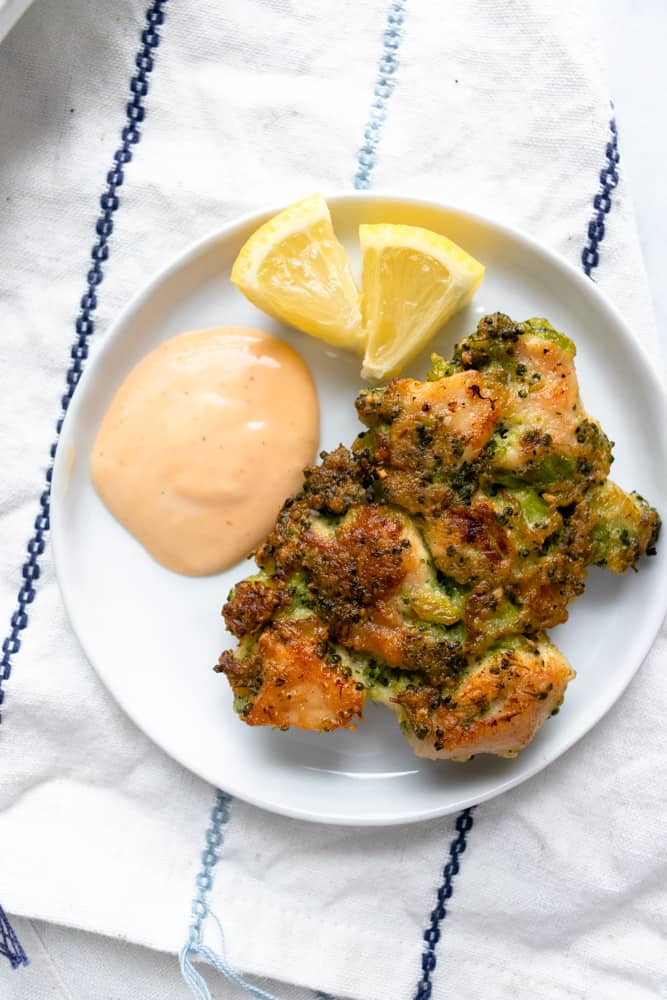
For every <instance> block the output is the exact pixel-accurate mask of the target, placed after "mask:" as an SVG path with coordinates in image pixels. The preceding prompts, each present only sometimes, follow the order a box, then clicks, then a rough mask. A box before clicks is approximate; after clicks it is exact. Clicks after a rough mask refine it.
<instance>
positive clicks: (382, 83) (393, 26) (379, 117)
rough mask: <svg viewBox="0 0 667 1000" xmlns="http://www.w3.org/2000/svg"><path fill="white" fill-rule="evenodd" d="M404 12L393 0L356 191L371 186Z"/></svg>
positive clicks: (402, 1)
mask: <svg viewBox="0 0 667 1000" xmlns="http://www.w3.org/2000/svg"><path fill="white" fill-rule="evenodd" d="M404 11H405V0H396V2H395V3H392V4H391V5H390V7H389V10H388V11H387V21H386V25H385V32H384V39H383V47H382V55H381V56H380V59H379V62H378V67H377V70H378V75H377V79H376V81H375V88H374V90H373V95H374V100H373V103H372V104H371V109H370V112H369V115H368V122H367V123H366V128H365V130H364V142H363V145H362V146H361V147H360V149H359V152H358V153H357V172H356V174H355V177H354V186H355V188H357V189H363V188H367V187H369V186H370V182H371V174H372V172H373V170H374V168H375V160H376V155H377V147H378V143H379V142H380V136H381V135H382V126H383V125H384V121H385V118H386V117H387V101H388V100H389V98H390V97H391V95H392V93H393V91H394V87H395V86H396V71H397V69H398V49H399V46H400V44H401V29H402V27H403V21H404V18H405V13H404Z"/></svg>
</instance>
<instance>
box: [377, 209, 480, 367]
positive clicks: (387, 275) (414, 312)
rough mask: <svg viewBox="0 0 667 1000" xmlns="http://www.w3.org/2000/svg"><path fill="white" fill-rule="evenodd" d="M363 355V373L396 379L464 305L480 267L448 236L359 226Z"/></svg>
mask: <svg viewBox="0 0 667 1000" xmlns="http://www.w3.org/2000/svg"><path fill="white" fill-rule="evenodd" d="M359 240H360V243H361V250H362V253H363V279H362V295H363V314H364V332H365V334H366V338H367V340H366V353H365V356H364V362H363V367H362V370H361V374H362V376H363V377H364V378H372V379H384V378H388V377H391V376H393V375H396V374H397V373H398V372H399V371H400V370H401V368H403V366H404V365H405V364H407V362H408V361H410V360H411V359H412V358H413V357H414V356H415V355H416V354H418V353H419V351H420V350H421V349H422V348H423V347H424V345H425V344H427V343H428V341H429V340H430V338H431V337H432V336H433V334H434V333H436V331H437V330H438V329H439V328H440V327H441V326H443V325H444V324H445V323H446V322H447V320H449V319H451V317H452V316H453V315H454V314H455V313H457V312H458V311H459V309H462V308H463V306H465V305H467V304H468V303H469V302H470V300H471V299H472V297H473V295H474V294H475V291H476V289H477V286H478V285H479V283H480V281H481V280H482V278H483V277H484V267H483V266H482V264H480V262H479V261H478V260H475V258H474V257H471V256H470V254H468V253H466V252H465V250H462V249H461V247H459V246H457V245H456V243H453V242H452V241H451V240H449V239H447V237H446V236H440V235H439V234H438V233H433V232H431V231H430V230H428V229H420V228H418V227H417V226H393V225H374V226H359Z"/></svg>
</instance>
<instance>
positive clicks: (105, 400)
mask: <svg viewBox="0 0 667 1000" xmlns="http://www.w3.org/2000/svg"><path fill="white" fill-rule="evenodd" d="M329 204H330V206H331V211H332V215H333V218H334V223H335V226H336V230H337V232H338V234H339V236H340V238H341V239H342V241H343V242H344V243H346V244H347V245H348V249H349V250H350V253H351V256H352V259H353V264H354V265H355V266H357V265H358V254H356V253H355V252H354V247H355V245H356V233H357V226H358V225H359V223H361V222H407V223H412V224H416V225H424V226H427V227H429V228H432V229H436V230H440V231H442V232H444V233H446V234H447V235H448V236H450V237H451V238H452V239H454V240H455V241H457V242H458V243H461V244H462V245H463V246H464V247H465V248H466V249H467V250H469V251H470V252H471V253H472V254H474V255H475V256H476V257H479V258H480V259H481V260H482V261H484V263H485V264H486V266H487V272H486V278H485V281H484V283H483V285H482V287H481V289H480V291H479V292H478V295H477V298H476V300H475V304H474V308H469V309H468V310H467V311H466V312H465V313H463V314H461V315H460V316H458V317H457V318H456V319H455V320H454V321H453V322H452V323H451V324H450V325H449V326H448V327H447V330H446V332H444V333H442V334H440V335H439V336H438V337H437V338H436V340H435V341H434V342H433V343H432V344H431V345H430V346H429V348H428V351H427V352H425V353H424V355H423V356H421V357H419V358H418V359H417V360H416V361H415V362H414V363H413V364H412V365H411V366H410V372H409V373H411V374H417V375H423V374H424V373H425V371H426V370H427V368H428V360H427V357H428V354H429V353H430V351H431V350H433V349H435V350H440V351H441V352H443V353H444V354H448V353H449V351H450V350H451V347H452V345H453V344H454V342H455V341H456V340H457V339H459V338H460V337H462V336H463V335H464V334H465V333H467V332H469V331H470V330H471V329H472V328H473V327H474V326H475V324H476V321H477V318H478V316H479V315H481V314H482V313H484V312H491V311H495V310H502V311H504V312H507V313H509V314H510V315H511V316H513V317H515V318H516V319H526V318H528V317H530V316H536V315H537V316H547V317H549V319H550V320H551V321H552V322H553V323H554V325H555V326H556V327H558V328H559V329H562V330H565V331H566V332H567V333H568V334H569V335H570V336H571V337H573V339H574V341H575V342H576V344H577V348H578V354H577V369H578V373H579V377H580V381H581V385H582V394H583V399H584V403H585V405H586V407H587V408H588V409H589V410H590V412H591V413H592V414H594V415H595V416H596V417H598V418H599V419H600V420H601V421H602V425H603V427H604V428H605V430H606V431H607V433H608V434H609V435H610V437H611V438H612V440H615V441H616V449H615V454H616V462H615V464H614V466H613V474H614V478H615V479H616V480H617V481H618V482H619V483H620V484H621V485H622V486H624V487H625V488H627V489H637V490H639V492H641V493H642V494H643V495H644V496H646V497H647V498H648V499H649V500H650V501H651V502H652V503H653V504H655V505H656V506H657V507H658V508H659V509H660V510H662V512H663V513H665V512H667V443H666V440H665V428H667V416H666V407H665V397H664V394H663V390H662V387H661V385H660V384H659V382H658V380H657V378H656V376H655V375H654V374H653V372H652V370H651V367H650V363H649V362H648V360H647V359H646V357H645V355H644V353H643V352H642V351H641V350H640V349H639V348H638V346H637V343H636V342H635V340H634V338H633V335H632V334H631V332H630V330H629V329H628V327H627V326H626V325H625V324H624V322H623V321H622V320H621V318H620V316H619V315H618V313H617V312H616V311H615V310H614V309H613V307H612V306H611V305H610V304H609V303H608V302H607V301H606V299H604V298H603V296H602V295H601V293H600V292H599V291H598V289H597V288H596V287H595V285H594V284H593V283H592V282H591V281H590V280H589V279H588V278H586V277H584V276H583V275H582V274H581V273H579V272H578V271H577V270H575V269H574V268H573V267H571V266H570V265H569V264H567V263H566V262H564V261H563V260H561V259H560V258H558V257H556V256H555V255H554V254H552V253H550V252H549V251H547V250H545V249H544V248H543V247H540V246H539V245H537V244H536V243H534V242H532V241H531V240H530V239H528V238H527V237H526V236H524V235H522V234H520V233H518V232H515V231H511V230H509V229H507V228H504V227H502V226H499V225H496V224H494V223H491V222H489V221H488V220H485V219H481V218H476V217H474V216H472V215H469V214H465V213H463V212H460V211H457V210H456V209H453V208H445V207H442V206H436V205H431V204H427V203H424V202H417V201H410V200H408V199H405V198H392V197H388V196H384V195H368V194H367V193H363V194H345V195H341V196H339V197H335V198H331V199H329ZM268 214H270V213H261V214H257V215H254V216H252V217H246V218H244V219H241V220H240V221H238V222H235V223H232V224H230V225H228V226H226V227H225V228H224V229H222V230H221V231H219V232H217V233H215V234H214V235H212V236H211V237H209V238H208V239H205V240H203V241H202V242H201V243H198V244H197V245H195V246H194V247H191V248H190V249H188V250H187V251H186V252H185V253H184V254H183V255H182V256H181V257H179V259H178V260H177V261H176V262H175V263H174V264H173V265H172V266H171V267H169V268H168V269H167V270H166V271H164V272H163V273H162V274H160V275H158V277H157V278H156V279H155V280H154V281H153V282H152V283H151V284H150V285H149V286H148V288H146V289H145V290H144V291H142V292H141V294H140V295H138V296H137V297H136V298H135V299H134V300H133V301H132V302H131V303H130V304H129V306H128V307H127V308H126V309H125V311H124V312H123V314H122V315H121V316H120V317H119V319H118V321H117V322H116V324H115V325H114V327H113V329H112V330H110V332H109V333H108V334H107V336H106V338H105V341H104V343H103V344H102V345H101V347H100V348H99V349H98V353H97V355H96V357H95V358H94V359H93V360H92V361H91V363H90V365H89V367H88V370H87V371H86V373H85V376H84V377H83V379H82V381H81V384H80V385H79V388H78V389H77V392H76V395H75V397H74V401H73V403H72V405H71V407H70V410H69V413H68V415H67V419H66V421H65V426H64V428H63V433H62V439H61V442H60V447H59V449H58V456H57V459H56V467H55V471H54V477H53V500H52V511H53V546H54V553H55V559H56V566H57V572H58V577H59V580H60V586H61V589H62V593H63V597H64V600H65V604H66V606H67V610H68V612H69V616H70V618H71V621H72V624H73V626H74V629H75V631H76V633H77V635H78V637H79V639H80V640H81V644H82V645H83V648H84V650H85V652H86V654H87V656H88V658H89V659H90V661H91V663H92V664H93V666H94V667H95V669H96V670H97V672H98V673H99V675H100V677H101V678H102V680H103V681H104V683H105V684H106V685H107V687H108V688H109V690H110V691H111V692H112V693H113V695H114V696H115V697H116V698H117V699H118V701H119V703H120V704H121V705H122V707H123V708H124V709H125V711H126V712H127V713H128V715H130V716H131V718H132V719H133V720H134V721H135V722H136V724H137V725H138V726H140V727H141V729H143V730H144V731H145V732H146V733H147V734H148V735H149V736H150V737H151V738H152V739H153V740H155V742H156V743H158V744H159V745H160V746H161V747H163V749H164V750H166V751H167V753H169V754H171V755H172V756H173V757H175V758H176V760H179V761H180V762H181V763H182V764H184V765H185V766H186V767H188V768H190V769H191V770H192V771H194V772H196V773H197V774H199V775H201V776H202V777H203V778H206V779H207V780H209V781H210V782H212V783H213V784H215V785H218V786H219V787H221V788H224V789H225V790H226V791H228V792H230V793H232V794H233V795H238V796H239V797H240V798H243V799H246V800H247V801H248V802H252V803H254V804H255V805H258V806H262V807H263V808H265V809H270V810H273V811H275V812H278V813H284V814H286V815H289V816H296V817H300V818H301V819H307V820H314V821H321V822H327V823H345V824H370V825H372V824H376V825H383V824H391V823H405V822H412V821H416V820H422V819H427V818H429V817H433V816H440V815H444V814H447V813H450V812H453V811H455V810H457V809H460V808H461V807H463V806H467V805H472V804H474V803H477V802H481V801H483V800H484V799H488V798H490V797H491V796H494V795H498V794H499V793H500V792H502V791H504V790H506V789H508V788H511V787H512V786H513V785H517V784H518V783H519V782H521V781H525V780H526V778H528V777H530V776H531V775H534V774H536V773H537V772H538V771H540V770H542V768H544V767H546V765H547V764H549V763H550V762H551V761H553V760H555V759H556V758H557V757H558V756H559V755H560V754H562V753H563V752H564V751H565V750H567V748H568V747H570V746H571V745H572V744H573V743H574V742H575V740H577V739H578V738H579V737H580V736H582V735H583V734H584V733H585V732H586V731H587V730H588V729H590V727H591V726H592V725H594V723H595V722H597V720H598V719H600V718H601V717H602V716H603V715H604V713H605V712H606V711H607V710H608V709H609V708H610V706H611V705H612V704H613V703H614V701H615V700H616V699H617V698H618V696H619V695H620V694H621V692H622V691H623V689H624V688H625V686H626V684H627V683H628V681H629V680H630V678H631V677H632V675H633V674H634V672H635V671H636V670H637V668H638V666H639V665H640V663H641V661H642V659H643V657H644V656H645V654H646V652H647V651H648V649H649V646H650V644H651V642H652V640H653V638H654V636H655V635H656V632H657V631H658V628H659V626H660V623H661V621H662V619H663V616H664V613H665V609H666V607H667V574H666V573H665V571H664V554H663V553H661V554H660V555H659V556H658V557H657V558H655V559H646V560H643V561H642V565H641V568H640V572H639V574H634V573H629V574H627V576H625V577H617V576H613V575H612V574H611V573H604V572H602V571H599V570H592V571H591V572H590V575H589V581H588V587H587V590H586V593H585V595H584V596H583V597H582V598H580V599H579V600H578V601H577V602H576V603H575V604H574V606H573V607H572V608H571V615H570V620H569V622H568V623H567V625H565V626H561V627H559V628H558V629H554V630H552V633H551V634H552V636H553V638H554V640H555V642H556V643H557V644H558V645H559V646H560V647H561V649H562V650H563V651H564V653H565V654H566V655H567V656H568V657H569V658H570V661H571V662H572V664H573V666H574V667H575V668H576V670H577V672H578V676H577V679H576V681H574V682H573V683H572V684H571V685H570V688H569V689H568V692H567V697H566V699H565V704H564V706H563V708H562V709H561V712H560V714H559V715H558V716H557V717H556V718H554V719H550V720H549V721H548V722H547V723H546V724H545V726H544V727H543V728H542V730H541V731H540V732H539V733H538V735H537V737H536V738H535V740H534V742H533V743H532V744H531V746H530V747H529V748H528V749H527V750H525V751H524V752H523V753H522V754H521V755H520V756H519V757H518V758H517V759H515V760H500V759H496V758H489V757H477V758H475V759H474V760H473V761H471V762H470V763H467V764H452V763H449V762H438V763H434V762H429V761H421V760H418V759H417V758H416V757H414V756H413V754H412V751H411V750H410V749H409V747H408V745H407V743H405V742H404V740H403V737H402V736H401V734H400V732H399V729H398V727H397V725H396V723H395V721H394V717H393V715H392V714H391V713H389V712H388V711H387V710H385V709H382V708H378V707H375V706H372V705H371V706H370V707H369V708H368V711H367V717H366V719H365V721H364V722H363V723H362V724H361V725H360V726H359V728H358V729H357V730H356V731H355V732H350V731H344V730H343V731H338V732H336V733H330V734H326V735H320V734H316V733H303V732H299V731H298V730H293V731H290V732H288V733H282V732H274V731H272V730H270V729H250V728H248V727H247V726H245V725H243V724H242V723H241V722H240V721H239V720H238V719H237V718H236V716H235V715H234V713H233V711H232V697H231V693H230V689H229V686H228V684H227V681H226V680H225V678H224V677H222V676H220V675H218V674H214V673H213V672H212V670H211V666H212V664H214V663H215V662H216V660H217V657H218V654H219V652H220V650H221V649H222V648H223V646H225V645H227V644H229V643H228V637H227V636H226V634H225V630H224V626H223V622H222V619H221V617H220V608H221V605H222V604H223V602H224V600H225V597H226V595H227V592H228V590H229V588H230V585H231V584H233V583H234V582H235V581H236V580H238V579H240V578H241V577H243V576H245V575H247V574H248V573H249V572H251V571H252V567H251V565H250V564H249V563H244V564H242V565H239V566H237V567H235V568H234V569H233V570H231V571H229V572H227V573H224V574H222V575H220V576H217V577H209V578H207V579H190V578H186V577H182V576H177V575H176V574H174V573H171V572H169V571H168V570H166V569H163V568H162V567H161V566H159V565H158V564H157V563H155V562H153V560H152V559H151V558H150V557H149V556H148V555H147V554H146V552H145V551H144V549H143V548H142V547H141V546H140V545H139V544H138V543H137V542H136V541H135V540H134V539H133V538H132V537H131V536H130V535H129V534H128V533H127V532H126V531H125V530H124V529H123V528H122V527H121V526H120V525H119V524H118V523H117V522H116V521H115V520H114V519H113V518H112V516H111V515H110V514H109V513H108V511H107V510H106V508H105V507H104V506H103V504H102V503H101V501H100V500H99V499H98V497H97V495H96V493H95V491H94V489H93V487H92V484H91V481H90V477H89V474H88V461H89V455H90V450H91V447H92V443H93V439H94V435H95V433H96V430H97V427H98V425H99V423H100V420H101V418H102V415H103V414H104V412H105V410H106V408H107V406H108V404H109V402H110V400H111V398H112V396H113V395H114V393H115V392H116V389H117V388H118V386H119V384H120V382H121V381H122V379H123V378H124V377H125V375H126V374H127V373H128V372H129V371H130V369H131V368H132V366H133V365H134V364H135V363H136V362H137V361H138V360H139V359H140V358H141V357H143V356H144V355H145V354H146V353H147V352H148V351H150V350H151V349H152V348H153V347H154V346H155V345H156V344H157V343H159V342H160V341H162V340H164V339H165V338H166V337H170V336H172V335H174V334H176V333H178V332H179V331H182V330H186V329H193V328H201V327H209V326H213V325H216V324H234V323H238V324H245V325H249V326H259V327H263V328H266V329H268V330H273V331H277V332H278V333H279V335H280V336H282V337H284V338H285V340H287V341H288V342H289V343H291V344H293V345H294V346H295V347H296V348H297V350H299V351H300V352H301V354H302V355H303V357H304V358H305V359H306V361H307V362H308V364H309V365H310V366H311V369H312V371H313V373H314V375H315V379H316V381H317V386H318V390H319V394H320V401H321V407H322V447H324V448H332V447H335V446H336V445H337V444H338V443H339V442H340V441H343V442H351V441H352V439H353V438H354V437H355V435H356V433H357V432H358V430H359V425H358V423H357V420H356V415H355V410H354V405H353V404H354V399H355V396H356V393H357V390H358V388H359V386H360V380H359V375H358V372H359V361H358V359H356V358H353V357H349V356H346V355H343V354H338V353H337V352H335V351H333V350H332V349H330V348H327V347H325V346H323V345H321V344H320V343H319V342H317V341H315V340H313V339H311V338H310V337H306V336H304V335H302V334H299V333H296V332H295V331H291V330H287V329H284V328H282V327H279V326H277V325H276V324H274V323H273V322H272V321H271V320H269V319H267V318H266V317H265V316H263V315H262V314H261V313H259V312H258V311H257V310H256V309H254V307H253V306H251V305H250V304H249V303H247V302H246V300H245V299H244V298H243V296H242V295H241V294H240V293H239V292H238V291H237V290H236V289H235V288H234V287H233V286H232V285H231V284H230V282H229V280H228V278H229V271H230V268H231V265H232V262H233V260H234V258H235V256H236V254H237V252H238V250H239V248H240V247H241V245H242V243H243V242H244V240H245V239H246V238H247V237H248V236H249V234H250V233H251V232H252V231H253V230H254V229H255V228H256V227H257V226H258V225H259V224H260V223H261V222H263V221H264V219H265V218H266V217H267V215H268Z"/></svg>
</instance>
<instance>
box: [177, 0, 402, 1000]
mask: <svg viewBox="0 0 667 1000" xmlns="http://www.w3.org/2000/svg"><path fill="white" fill-rule="evenodd" d="M404 9H405V0H395V2H393V3H391V4H390V5H389V10H388V11H387V17H386V21H385V33H384V38H383V51H382V55H381V56H380V60H379V62H378V75H377V79H376V81H375V88H374V91H373V93H374V100H373V103H372V104H371V109H370V113H369V118H368V123H367V125H366V129H365V131H364V143H363V145H362V146H361V148H360V149H359V152H358V154H357V173H356V174H355V177H354V186H355V188H358V189H360V188H367V187H368V186H369V185H370V178H371V173H372V171H373V168H374V167H375V159H376V152H377V146H378V143H379V141H380V135H381V133H382V125H383V123H384V120H385V117H386V108H387V101H388V100H389V98H390V97H391V94H392V92H393V90H394V87H395V83H396V70H397V69H398V48H399V45H400V41H401V28H402V26H403V20H404ZM223 801H224V804H225V808H224V818H223V816H222V814H221V813H220V812H219V810H220V808H221V803H222V802H223ZM230 803H231V799H230V797H229V796H228V795H227V794H226V792H222V791H220V789H218V790H217V791H216V798H215V805H214V806H213V812H212V814H211V825H210V827H209V829H208V832H207V834H206V839H207V844H208V847H207V849H206V850H205V851H204V853H203V855H202V868H201V870H200V872H199V875H198V876H197V894H196V896H195V898H194V901H193V903H192V922H191V924H190V931H189V935H188V940H187V942H186V944H185V945H184V947H183V949H182V951H181V953H180V956H179V959H180V963H181V972H182V973H183V978H184V979H185V981H186V982H187V984H188V986H189V987H190V989H191V990H192V992H193V994H194V995H195V996H196V997H197V998H198V1000H211V994H210V992H209V989H208V987H207V985H206V983H205V981H204V979H203V978H202V976H201V975H200V974H199V973H198V972H197V970H196V969H195V968H194V967H193V965H192V963H191V961H190V959H191V958H197V957H198V958H200V959H201V960H202V961H204V962H207V963H208V964H209V965H212V966H213V967H214V968H215V969H217V970H218V971H219V972H222V974H223V975H224V976H226V977H227V978H228V979H230V980H231V981H232V982H234V983H236V984H237V985H238V986H240V987H241V989H243V990H245V991H246V993H249V994H250V995H251V996H255V997H260V998H263V1000H279V998H278V997H274V996H273V994H271V993H266V992H265V991H264V990H261V989H259V988H258V987H256V986H252V984H250V983H248V982H246V981H245V980H244V979H243V978H242V977H241V975H240V974H239V973H238V972H237V971H236V969H234V968H233V967H232V966H230V965H229V964H228V962H227V961H226V960H225V959H224V958H221V957H220V956H219V955H217V954H216V953H215V952H213V951H212V950H211V949H210V948H207V947H206V946H205V945H204V944H203V941H202V935H203V930H204V923H205V921H206V918H207V917H208V916H211V917H213V919H215V920H216V923H217V925H218V930H219V931H220V936H221V938H222V927H221V925H220V922H219V921H218V920H217V919H216V918H215V914H213V913H212V912H211V910H210V909H209V905H208V892H209V890H210V888H211V886H212V881H213V870H214V868H215V865H216V864H217V860H218V854H217V851H218V849H219V847H220V846H221V845H222V828H223V826H224V825H225V824H226V823H227V821H228V819H229V804H230ZM210 836H211V837H213V838H214V839H215V840H216V845H215V846H213V845H212V844H211V843H210V841H209V837H210ZM211 855H213V856H214V857H213V859H212V860H211ZM209 862H210V863H209ZM200 880H201V881H200ZM202 885H205V886H206V888H205V889H204V890H203V891H202ZM223 945H224V942H223ZM314 1000H334V998H333V997H330V996H328V994H326V993H322V992H321V991H320V992H317V993H316V994H315V995H314Z"/></svg>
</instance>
